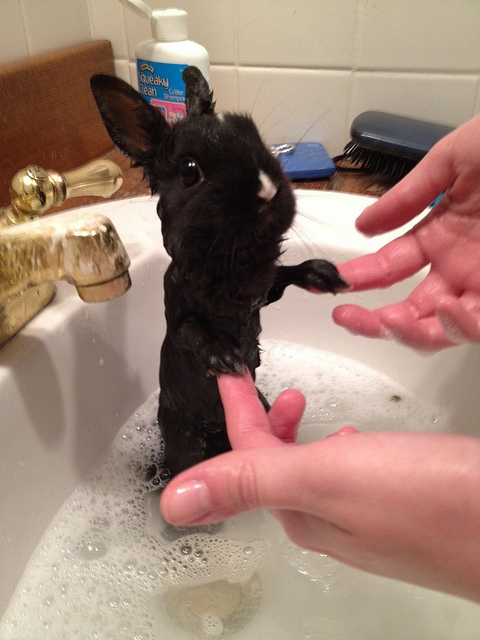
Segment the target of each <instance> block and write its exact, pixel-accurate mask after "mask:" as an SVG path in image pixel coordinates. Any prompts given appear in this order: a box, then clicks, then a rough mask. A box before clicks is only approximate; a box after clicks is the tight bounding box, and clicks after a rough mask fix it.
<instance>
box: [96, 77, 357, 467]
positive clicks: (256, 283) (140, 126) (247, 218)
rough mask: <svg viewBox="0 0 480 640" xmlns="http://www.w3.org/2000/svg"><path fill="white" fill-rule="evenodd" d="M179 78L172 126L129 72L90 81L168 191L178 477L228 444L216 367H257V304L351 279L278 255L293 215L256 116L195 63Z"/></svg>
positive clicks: (170, 366) (134, 151)
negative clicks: (127, 78) (219, 98)
mask: <svg viewBox="0 0 480 640" xmlns="http://www.w3.org/2000/svg"><path fill="white" fill-rule="evenodd" d="M183 78H184V81H185V85H186V106H187V117H186V118H185V119H184V120H182V121H180V122H178V123H176V124H174V125H173V126H169V125H168V124H167V122H166V121H165V120H164V118H163V117H162V115H161V113H160V112H159V111H158V110H157V109H155V108H154V107H152V106H151V105H149V104H148V103H147V102H146V101H145V100H144V99H143V98H142V97H141V96H140V94H139V93H137V92H136V91H135V90H134V89H132V87H131V86H130V85H128V84H127V83H125V82H123V81H122V80H120V79H118V78H114V77H111V76H103V75H99V76H94V77H93V78H92V81H91V84H92V90H93V94H94V96H95V99H96V102H97V104H98V107H99V110H100V113H101V115H102V117H103V120H104V123H105V126H106V128H107V130H108V132H109V134H110V136H111V138H112V140H113V141H114V143H115V144H116V145H117V147H118V148H119V149H120V151H122V152H123V153H124V154H126V155H127V156H130V158H132V160H133V162H134V164H135V165H137V166H141V167H143V171H144V173H145V176H146V178H147V179H148V181H149V183H150V187H151V189H152V192H153V193H156V194H159V195H160V200H159V203H158V207H157V212H158V216H159V218H160V220H161V224H162V235H163V240H164V244H165V248H166V250H167V252H168V254H169V255H170V257H171V264H170V265H169V267H168V269H167V271H166V274H165V281H164V284H165V316H166V321H167V333H166V336H165V340H164V343H163V346H162V351H161V362H160V401H159V410H158V419H159V424H160V428H161V431H162V435H163V438H164V441H165V456H164V461H163V467H164V468H165V469H167V470H168V471H169V474H170V476H171V477H173V476H174V475H175V474H177V473H179V472H180V471H182V470H183V469H186V468H187V467H190V466H192V465H193V464H195V463H197V462H200V461H201V460H204V459H206V458H209V457H212V456H214V455H217V454H219V453H222V452H224V451H227V450H228V449H229V448H230V445H229V442H228V437H227V433H226V428H225V418H224V413H223V407H222V403H221V401H220V396H219V393H218V387H217V381H216V377H215V375H216V374H219V373H222V372H232V373H237V374H241V373H243V371H244V369H245V367H248V369H249V370H250V373H251V374H252V376H253V377H254V376H255V369H256V367H258V365H259V363H260V358H259V347H258V338H259V335H260V330H261V327H260V317H259V312H260V309H261V308H262V307H263V306H265V305H267V304H269V303H271V302H274V301H275V300H278V299H279V298H280V297H281V296H282V294H283V291H284V289H285V287H287V286H288V285H290V284H295V285H297V286H300V287H303V288H309V287H313V288H316V289H320V290H322V291H331V292H336V291H341V290H344V289H345V288H346V287H347V285H346V283H345V282H344V280H342V278H341V277H340V276H339V274H338V272H337V270H336V268H335V267H334V266H333V265H332V264H331V263H329V262H327V261H325V260H309V261H307V262H304V263H302V264H301V265H298V266H296V267H285V266H279V265H278V262H277V260H278V257H279V255H280V245H281V242H282V237H283V235H284V234H285V232H286V231H287V229H288V228H289V227H290V225H291V224H292V221H293V218H294V215H295V200H294V196H293V193H292V189H291V186H290V183H289V181H288V179H287V178H286V176H285V175H284V173H283V172H282V169H281V167H280V164H279V162H278V161H277V159H276V158H274V157H273V155H272V154H271V153H270V151H269V150H268V149H267V148H266V147H265V145H264V143H263V142H262V140H261V138H260V135H259V133H258V130H257V128H256V126H255V124H254V123H253V120H252V119H251V118H250V117H248V116H246V115H239V114H233V113H225V114H216V113H215V111H214V106H215V105H214V102H213V101H212V95H213V94H212V92H211V91H210V89H209V86H208V84H207V82H206V81H205V79H204V78H203V76H202V74H201V72H200V71H199V70H198V69H197V68H196V67H187V68H186V69H185V71H184V73H183ZM259 396H260V398H261V399H262V402H263V403H264V405H265V406H266V407H267V408H268V404H267V402H266V400H265V399H264V398H263V396H262V395H261V393H260V392H259Z"/></svg>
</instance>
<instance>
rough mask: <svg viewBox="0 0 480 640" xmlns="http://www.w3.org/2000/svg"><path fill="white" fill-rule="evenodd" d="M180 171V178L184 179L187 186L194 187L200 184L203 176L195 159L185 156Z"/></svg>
mask: <svg viewBox="0 0 480 640" xmlns="http://www.w3.org/2000/svg"><path fill="white" fill-rule="evenodd" d="M178 171H179V174H180V178H181V179H182V182H183V184H184V185H185V186H186V187H193V186H194V185H196V184H198V183H199V182H200V181H201V180H202V178H203V175H202V172H201V171H200V167H199V166H198V164H197V163H196V162H195V160H192V158H184V159H183V160H182V161H181V162H180V166H179V169H178Z"/></svg>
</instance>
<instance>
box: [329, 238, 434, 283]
mask: <svg viewBox="0 0 480 640" xmlns="http://www.w3.org/2000/svg"><path fill="white" fill-rule="evenodd" d="M426 264H428V259H427V257H426V256H425V255H424V253H423V251H422V249H421V247H420V245H419V244H418V242H417V240H416V238H415V236H414V235H413V234H410V233H407V234H405V235H403V236H401V237H399V238H396V239H395V240H392V241H391V242H389V243H388V244H386V245H385V246H383V247H382V248H381V249H379V250H378V251H377V252H375V253H370V254H368V255H365V256H360V257H358V258H353V259H352V260H349V261H348V262H344V263H343V264H338V265H336V266H337V268H338V270H339V272H340V275H341V276H342V277H343V278H344V279H345V280H346V281H347V282H348V283H349V285H350V286H351V290H353V291H363V290H365V289H378V288H380V289H381V288H384V287H389V286H390V285H392V284H395V283H396V282H400V281H401V280H404V279H405V278H408V277H410V276H412V275H413V274H415V273H417V272H418V271H420V269H422V268H423V267H424V266H425V265H426Z"/></svg>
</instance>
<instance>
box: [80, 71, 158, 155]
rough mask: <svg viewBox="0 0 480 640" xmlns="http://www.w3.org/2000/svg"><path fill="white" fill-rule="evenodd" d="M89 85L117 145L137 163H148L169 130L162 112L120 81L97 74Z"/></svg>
mask: <svg viewBox="0 0 480 640" xmlns="http://www.w3.org/2000/svg"><path fill="white" fill-rule="evenodd" d="M90 85H91V87H92V92H93V96H94V98H95V101H96V103H97V106H98V109H99V111H100V114H101V116H102V118H103V122H104V124H105V127H106V128H107V131H108V133H109V135H110V137H111V138H112V140H113V142H114V143H115V144H116V146H117V147H118V148H119V149H120V151H122V153H124V154H125V155H127V156H130V157H131V158H132V159H133V160H134V161H135V162H136V163H139V164H143V163H145V162H146V161H148V159H149V157H151V155H152V152H153V151H154V149H155V148H158V146H159V145H160V144H161V143H162V140H163V138H164V137H165V135H166V133H167V132H168V130H169V125H168V124H167V122H166V121H165V119H164V118H163V117H162V115H161V113H160V112H159V111H158V110H157V109H155V107H152V106H151V105H150V104H148V103H147V102H146V100H144V99H143V98H142V96H141V95H140V94H139V93H138V92H137V91H135V89H133V87H131V86H130V85H129V84H128V83H126V82H124V81H123V80H120V78H115V77H114V76H107V75H96V76H93V78H92V79H91V80H90Z"/></svg>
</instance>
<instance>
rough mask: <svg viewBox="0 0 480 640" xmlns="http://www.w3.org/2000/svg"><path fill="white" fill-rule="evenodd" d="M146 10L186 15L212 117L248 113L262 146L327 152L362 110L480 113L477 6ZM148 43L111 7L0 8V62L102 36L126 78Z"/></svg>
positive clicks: (153, 1)
mask: <svg viewBox="0 0 480 640" xmlns="http://www.w3.org/2000/svg"><path fill="white" fill-rule="evenodd" d="M145 1H146V2H147V4H148V5H149V6H151V7H152V8H160V7H162V6H172V5H176V6H178V7H180V8H184V9H186V10H187V11H188V12H189V22H190V37H191V38H192V39H193V40H196V41H197V42H200V43H201V44H203V45H204V46H205V47H206V48H207V49H208V51H209V53H210V58H211V62H212V72H211V83H212V85H213V88H214V90H215V94H216V99H217V104H218V106H219V108H220V109H224V110H226V109H241V110H247V111H251V112H252V113H253V116H254V118H255V120H256V121H257V123H258V124H259V126H260V128H261V130H262V133H263V134H264V136H265V138H266V139H267V141H268V142H280V141H285V140H289V141H295V140H299V139H300V138H303V139H304V140H305V141H308V140H320V141H321V142H323V143H324V145H325V146H326V148H327V150H328V151H329V152H330V154H331V155H335V154H337V153H340V152H341V150H342V148H343V145H344V144H345V142H346V141H347V140H348V130H349V124H350V122H351V120H352V118H353V117H354V116H355V115H357V114H358V113H361V112H362V111H365V110H367V109H379V110H385V111H392V112H395V113H403V114H405V115H409V116H414V117H419V118H424V119H431V120H435V121H439V122H445V123H449V124H453V125H457V124H460V123H461V122H464V121H465V120H467V119H468V118H470V117H471V116H473V115H474V114H475V113H478V112H480V36H479V34H480V0H169V2H168V3H167V2H166V1H165V2H163V1H162V0H145ZM149 37H150V30H149V25H148V21H146V20H145V21H144V20H142V18H140V17H138V16H137V15H135V14H132V13H130V12H129V11H128V10H126V9H124V7H123V6H122V5H121V4H120V2H119V0H0V63H8V62H11V61H13V60H18V59H21V58H24V57H27V56H32V55H36V54H39V53H44V52H46V51H49V50H53V49H57V48H61V47H65V46H69V45H73V44H77V43H79V42H85V41H88V40H91V39H97V38H107V39H109V40H111V42H112V44H113V48H114V53H115V58H116V69H117V73H118V74H119V75H121V76H122V77H124V78H125V79H129V80H134V78H135V73H134V57H135V54H134V51H135V45H136V44H137V43H138V42H140V41H142V40H145V39H147V38H149ZM0 112H1V101H0Z"/></svg>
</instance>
